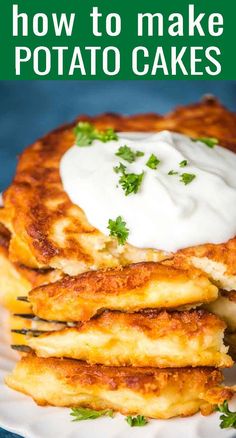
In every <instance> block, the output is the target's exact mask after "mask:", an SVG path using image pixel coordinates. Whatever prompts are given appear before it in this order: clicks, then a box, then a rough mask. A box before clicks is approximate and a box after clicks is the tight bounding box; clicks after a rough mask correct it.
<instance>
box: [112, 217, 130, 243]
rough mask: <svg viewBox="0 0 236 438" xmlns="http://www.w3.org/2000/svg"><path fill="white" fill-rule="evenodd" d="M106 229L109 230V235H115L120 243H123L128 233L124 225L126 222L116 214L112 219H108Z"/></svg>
mask: <svg viewBox="0 0 236 438" xmlns="http://www.w3.org/2000/svg"><path fill="white" fill-rule="evenodd" d="M107 228H108V230H110V236H112V237H116V238H117V240H118V243H119V244H120V245H124V244H125V242H126V240H127V238H128V235H129V229H128V228H127V227H126V222H125V221H124V220H123V219H122V217H121V216H118V217H117V218H116V219H115V220H114V221H113V220H112V219H109V221H108V227H107Z"/></svg>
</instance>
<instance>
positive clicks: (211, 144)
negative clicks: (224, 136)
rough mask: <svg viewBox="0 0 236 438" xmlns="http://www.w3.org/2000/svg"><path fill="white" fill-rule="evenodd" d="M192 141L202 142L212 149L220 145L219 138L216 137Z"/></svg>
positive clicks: (199, 138)
mask: <svg viewBox="0 0 236 438" xmlns="http://www.w3.org/2000/svg"><path fill="white" fill-rule="evenodd" d="M192 140H193V141H201V142H202V143H205V145H206V146H208V147H209V148H211V149H212V148H213V147H214V146H216V145H217V144H219V140H218V138H215V137H198V138H193V139H192Z"/></svg>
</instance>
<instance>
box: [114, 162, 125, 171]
mask: <svg viewBox="0 0 236 438" xmlns="http://www.w3.org/2000/svg"><path fill="white" fill-rule="evenodd" d="M113 169H114V172H116V173H125V171H126V166H124V164H122V163H119V166H115V167H113Z"/></svg>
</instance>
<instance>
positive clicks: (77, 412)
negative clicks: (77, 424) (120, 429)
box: [70, 408, 114, 421]
mask: <svg viewBox="0 0 236 438" xmlns="http://www.w3.org/2000/svg"><path fill="white" fill-rule="evenodd" d="M70 415H71V416H72V417H74V419H73V420H72V421H82V420H95V419H96V418H99V417H104V416H107V417H113V416H114V413H113V410H112V409H104V410H102V411H95V410H93V409H89V408H72V409H71V414H70Z"/></svg>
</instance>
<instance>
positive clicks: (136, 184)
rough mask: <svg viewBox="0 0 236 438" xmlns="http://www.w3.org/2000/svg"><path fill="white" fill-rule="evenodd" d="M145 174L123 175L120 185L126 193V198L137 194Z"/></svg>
mask: <svg viewBox="0 0 236 438" xmlns="http://www.w3.org/2000/svg"><path fill="white" fill-rule="evenodd" d="M143 175H144V172H142V173H123V175H122V176H121V177H120V179H119V184H120V185H121V187H122V189H123V190H124V192H125V196H128V195H130V194H131V193H137V192H138V191H139V188H140V186H141V184H142V180H143Z"/></svg>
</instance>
